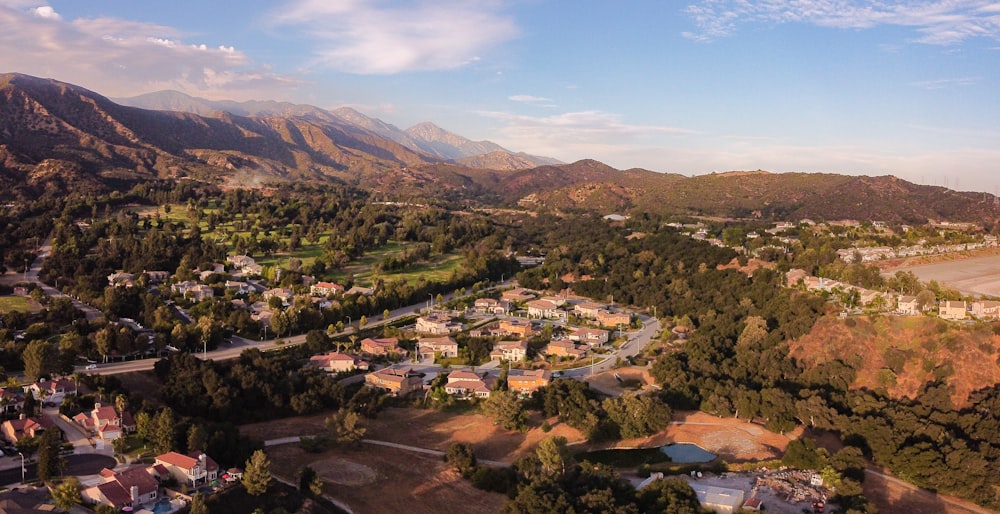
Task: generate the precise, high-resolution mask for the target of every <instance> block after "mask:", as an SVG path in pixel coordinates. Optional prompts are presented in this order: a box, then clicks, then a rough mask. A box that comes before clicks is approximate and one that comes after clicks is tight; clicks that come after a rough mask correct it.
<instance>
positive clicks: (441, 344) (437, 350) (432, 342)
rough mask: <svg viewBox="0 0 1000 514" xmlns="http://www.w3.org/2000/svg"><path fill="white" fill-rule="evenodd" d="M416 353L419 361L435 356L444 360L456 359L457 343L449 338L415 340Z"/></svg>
mask: <svg viewBox="0 0 1000 514" xmlns="http://www.w3.org/2000/svg"><path fill="white" fill-rule="evenodd" d="M417 352H418V353H419V354H420V358H421V359H427V358H432V357H434V356H435V355H437V354H440V355H441V357H444V358H448V357H458V343H457V342H455V340H454V339H452V338H451V337H421V338H420V339H419V340H417Z"/></svg>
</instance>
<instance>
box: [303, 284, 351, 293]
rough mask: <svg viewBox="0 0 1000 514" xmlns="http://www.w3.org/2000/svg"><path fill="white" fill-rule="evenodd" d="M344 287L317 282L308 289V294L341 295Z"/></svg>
mask: <svg viewBox="0 0 1000 514" xmlns="http://www.w3.org/2000/svg"><path fill="white" fill-rule="evenodd" d="M343 292H344V286H342V285H340V284H334V283H333V282H317V283H315V284H313V285H312V286H310V287H309V294H311V295H313V296H330V295H332V294H342V293H343Z"/></svg>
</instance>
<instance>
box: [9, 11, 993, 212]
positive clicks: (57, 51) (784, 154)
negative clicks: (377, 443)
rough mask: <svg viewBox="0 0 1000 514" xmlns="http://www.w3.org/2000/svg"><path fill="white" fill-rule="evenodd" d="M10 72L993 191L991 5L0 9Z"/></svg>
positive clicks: (599, 150) (694, 170)
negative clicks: (346, 109) (346, 108)
mask: <svg viewBox="0 0 1000 514" xmlns="http://www.w3.org/2000/svg"><path fill="white" fill-rule="evenodd" d="M0 72H19V73H26V74H29V75H36V76H41V77H50V78H54V79H58V80H62V81H65V82H70V83H74V84H78V85H81V86H84V87H86V88H89V89H91V90H94V91H96V92H98V93H101V94H103V95H105V96H108V97H112V98H120V97H128V96H134V95H138V94H142V93H148V92H152V91H159V90H165V89H172V90H177V91H181V92H184V93H187V94H190V95H192V96H198V97H202V98H208V99H213V100H221V99H230V100H251V99H256V100H282V101H290V102H295V103H307V104H312V105H315V106H318V107H322V108H328V109H333V108H337V107H341V106H349V107H353V108H355V109H357V110H359V111H361V112H363V113H365V114H367V115H369V116H372V117H376V118H379V119H381V120H383V121H386V122H388V123H392V124H394V125H396V126H398V127H400V128H406V127H409V126H411V125H414V124H416V123H419V122H423V121H431V122H434V123H435V124H437V125H439V126H441V127H442V128H444V129H446V130H449V131H452V132H455V133H458V134H460V135H463V136H465V137H468V138H470V139H474V140H484V139H485V140H490V141H494V142H496V143H499V144H501V145H503V146H505V147H506V148H508V149H511V150H514V151H525V152H528V153H532V154H536V155H544V156H550V157H555V158H557V159H560V160H563V161H565V162H572V161H575V160H579V159H584V158H592V159H597V160H599V161H602V162H604V163H606V164H609V165H611V166H614V167H616V168H619V169H627V168H645V169H649V170H654V171H660V172H669V173H680V174H684V175H701V174H705V173H711V172H723V171H731V170H757V169H762V170H768V171H772V172H791V171H798V172H828V173H842V174H852V175H872V176H877V175H895V176H897V177H900V178H903V179H905V180H909V181H911V182H915V183H918V184H927V185H938V186H945V187H949V188H951V189H957V190H963V191H985V192H989V193H994V194H996V193H1000V173H998V172H1000V1H998V0H906V1H898V0H880V1H868V2H865V1H859V0H759V1H755V0H630V1H624V2H609V1H605V0H270V1H262V0H241V1H238V2H237V1H208V2H206V1H191V0H173V1H169V2H167V1H152V0H101V1H95V0H63V1H57V0H50V1H48V2H46V1H44V0H0Z"/></svg>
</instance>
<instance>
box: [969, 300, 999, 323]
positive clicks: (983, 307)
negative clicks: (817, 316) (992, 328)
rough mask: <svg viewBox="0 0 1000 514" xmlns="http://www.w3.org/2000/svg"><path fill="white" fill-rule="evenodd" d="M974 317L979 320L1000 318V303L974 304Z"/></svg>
mask: <svg viewBox="0 0 1000 514" xmlns="http://www.w3.org/2000/svg"><path fill="white" fill-rule="evenodd" d="M972 315H973V316H975V317H977V318H979V319H996V318H1000V302H997V301H978V302H972Z"/></svg>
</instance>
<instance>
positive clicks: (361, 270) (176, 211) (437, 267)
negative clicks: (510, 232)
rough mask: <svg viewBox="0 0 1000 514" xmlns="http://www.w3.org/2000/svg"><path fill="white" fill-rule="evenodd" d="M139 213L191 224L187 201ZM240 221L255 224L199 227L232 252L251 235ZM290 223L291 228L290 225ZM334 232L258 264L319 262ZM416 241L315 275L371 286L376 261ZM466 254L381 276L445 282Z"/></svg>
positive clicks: (285, 240) (233, 222)
mask: <svg viewBox="0 0 1000 514" xmlns="http://www.w3.org/2000/svg"><path fill="white" fill-rule="evenodd" d="M217 211H218V207H217V206H216V205H215V204H214V202H212V203H211V204H210V206H209V207H208V208H206V209H204V212H205V213H206V215H207V214H208V213H210V212H217ZM138 213H139V215H140V216H143V217H146V216H155V215H156V214H157V213H159V215H160V218H161V219H163V220H164V221H170V222H174V223H184V224H185V225H190V224H191V220H190V219H189V218H188V214H187V205H184V204H172V205H171V206H170V212H169V213H164V212H163V208H162V207H146V208H142V209H139V210H138ZM239 221H244V222H246V223H245V226H247V227H252V226H253V225H254V223H255V221H256V220H255V219H253V218H243V217H242V216H240V217H238V218H236V219H233V220H226V221H225V222H222V223H218V224H216V226H215V229H214V230H209V228H208V222H207V221H205V217H203V219H202V221H201V222H199V224H198V225H199V227H200V228H201V233H202V237H203V238H204V239H205V240H208V241H215V242H216V243H218V244H220V245H224V246H225V247H226V251H227V252H228V253H230V254H231V253H233V251H234V249H233V246H232V239H233V236H236V235H239V236H240V237H243V238H245V237H247V236H249V235H250V230H249V229H247V230H237V229H236V226H237V225H236V224H237V222H239ZM290 227H291V226H289V227H288V228H290ZM283 232H284V230H283V229H277V230H276V231H273V232H271V234H272V235H275V234H278V237H277V239H278V241H279V242H280V244H281V245H286V244H287V243H288V239H289V238H288V237H287V236H285V235H283ZM331 236H332V234H330V233H324V234H321V235H320V236H319V241H309V242H308V243H306V242H305V241H303V243H302V247H301V248H299V249H298V250H296V251H294V252H287V251H279V252H275V253H274V254H273V255H267V256H260V257H258V258H257V259H256V260H257V264H260V265H261V266H282V265H287V264H288V259H290V258H296V259H299V260H301V261H302V267H303V268H306V269H307V268H309V267H310V266H312V265H313V263H314V262H316V259H317V258H319V257H320V256H322V255H323V248H324V246H325V244H326V242H327V240H329V238H330V237H331ZM258 237H264V232H261V233H259V235H258ZM412 244H415V243H403V242H399V241H390V242H388V243H387V244H385V245H384V246H382V247H380V248H377V249H374V250H371V251H369V252H367V253H366V254H365V255H363V256H362V257H361V258H360V259H357V260H354V261H351V262H350V263H349V264H348V265H347V266H346V267H344V268H343V269H342V270H338V271H333V272H329V273H327V274H326V275H325V276H322V277H316V278H317V279H319V280H331V281H334V282H344V281H346V279H348V278H353V280H354V282H355V283H357V284H358V285H363V286H370V285H371V284H372V282H373V281H374V279H375V278H376V277H375V274H374V273H373V272H372V270H373V269H374V267H375V265H376V264H378V263H380V262H382V259H384V258H385V257H387V256H399V255H402V254H403V252H404V251H405V250H406V249H407V247H409V246H410V245H412ZM462 260H463V257H462V255H461V254H457V253H452V254H446V255H439V256H435V257H434V258H432V259H431V260H430V261H429V262H425V263H420V264H417V265H415V266H412V267H410V268H407V269H403V270H398V271H393V272H385V273H381V274H380V275H379V276H380V277H381V278H382V279H384V280H386V281H389V280H403V281H406V282H408V283H414V282H416V281H418V280H420V279H421V278H422V279H424V280H426V281H428V282H443V281H446V280H447V279H448V278H449V277H451V274H452V273H453V272H454V271H455V270H457V269H458V268H459V266H461V264H462Z"/></svg>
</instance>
